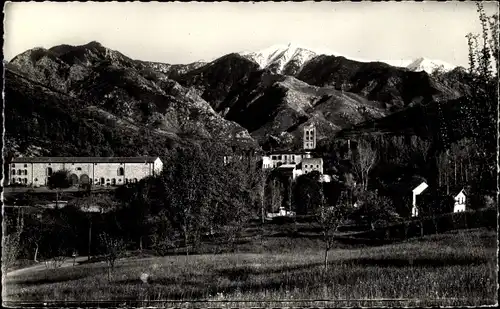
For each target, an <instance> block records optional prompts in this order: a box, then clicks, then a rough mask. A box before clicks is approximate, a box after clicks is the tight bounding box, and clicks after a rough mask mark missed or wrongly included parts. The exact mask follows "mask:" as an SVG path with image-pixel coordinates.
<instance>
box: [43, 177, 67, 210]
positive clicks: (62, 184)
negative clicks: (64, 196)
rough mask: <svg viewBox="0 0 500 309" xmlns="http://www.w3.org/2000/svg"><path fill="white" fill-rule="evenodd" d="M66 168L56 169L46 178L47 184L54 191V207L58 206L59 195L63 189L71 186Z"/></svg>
mask: <svg viewBox="0 0 500 309" xmlns="http://www.w3.org/2000/svg"><path fill="white" fill-rule="evenodd" d="M69 174H70V172H69V171H68V170H64V169H63V170H58V171H56V172H54V173H53V174H52V175H50V176H49V178H48V186H49V188H50V189H51V190H55V191H56V208H57V207H59V197H60V194H61V191H62V190H63V189H67V188H69V187H71V180H70V176H69Z"/></svg>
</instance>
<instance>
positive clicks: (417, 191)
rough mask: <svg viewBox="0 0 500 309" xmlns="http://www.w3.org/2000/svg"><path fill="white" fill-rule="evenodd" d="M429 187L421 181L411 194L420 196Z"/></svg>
mask: <svg viewBox="0 0 500 309" xmlns="http://www.w3.org/2000/svg"><path fill="white" fill-rule="evenodd" d="M428 187H429V185H428V184H427V183H426V182H425V181H423V182H421V183H420V184H419V185H418V186H416V187H415V188H413V190H412V191H413V193H415V194H420V193H422V192H423V191H424V190H425V189H427V188H428Z"/></svg>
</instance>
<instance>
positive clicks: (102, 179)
mask: <svg viewBox="0 0 500 309" xmlns="http://www.w3.org/2000/svg"><path fill="white" fill-rule="evenodd" d="M101 185H104V177H101Z"/></svg>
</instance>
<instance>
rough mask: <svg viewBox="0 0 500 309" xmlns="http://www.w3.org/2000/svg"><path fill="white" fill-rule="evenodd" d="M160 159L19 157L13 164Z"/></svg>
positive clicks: (153, 158)
mask: <svg viewBox="0 0 500 309" xmlns="http://www.w3.org/2000/svg"><path fill="white" fill-rule="evenodd" d="M156 159H158V157H17V158H13V159H12V161H11V162H12V163H153V162H154V161H155V160H156Z"/></svg>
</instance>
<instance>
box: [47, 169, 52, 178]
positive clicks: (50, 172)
mask: <svg viewBox="0 0 500 309" xmlns="http://www.w3.org/2000/svg"><path fill="white" fill-rule="evenodd" d="M47 175H49V176H52V167H47Z"/></svg>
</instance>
